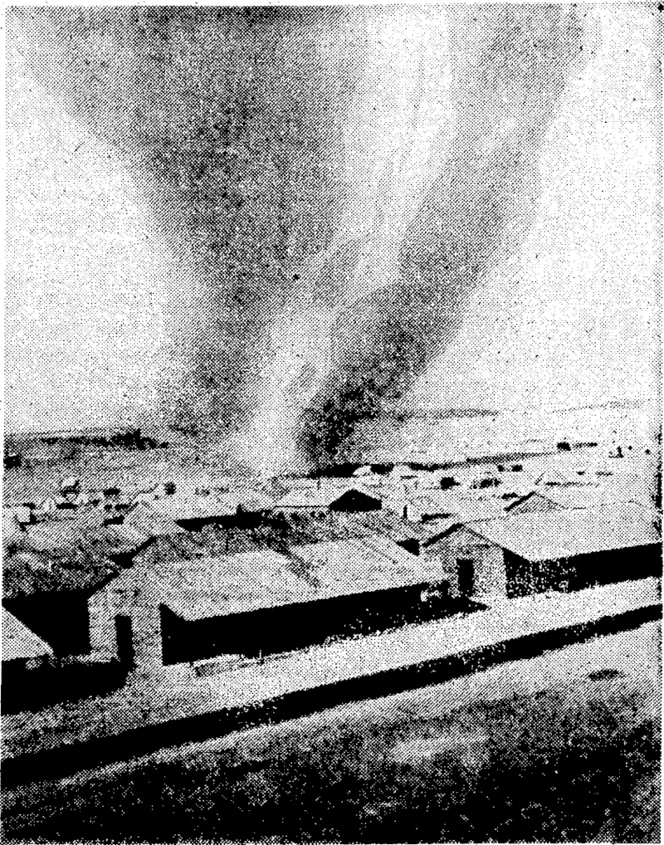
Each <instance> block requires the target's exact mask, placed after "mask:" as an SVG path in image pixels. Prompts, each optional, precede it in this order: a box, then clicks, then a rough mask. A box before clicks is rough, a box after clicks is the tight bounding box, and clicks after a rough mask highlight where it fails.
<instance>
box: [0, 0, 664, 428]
mask: <svg viewBox="0 0 664 845" xmlns="http://www.w3.org/2000/svg"><path fill="white" fill-rule="evenodd" d="M587 11H588V14H589V15H595V16H597V17H598V19H599V22H600V30H601V42H600V43H599V44H598V47H597V50H596V53H595V55H594V56H593V58H592V59H591V60H590V61H589V63H588V64H587V66H586V68H585V70H584V71H583V73H582V74H581V76H580V77H579V78H578V79H577V80H575V81H573V82H572V83H571V85H570V87H569V89H568V91H567V92H566V94H565V95H564V100H563V103H562V107H561V108H560V110H559V113H558V115H557V117H556V119H555V121H554V124H553V126H552V128H551V130H550V132H549V134H548V137H547V141H546V143H545V146H544V150H543V154H542V157H541V162H540V167H541V175H542V179H543V190H542V194H541V197H540V199H539V203H538V211H537V218H536V223H535V225H534V227H533V229H532V230H531V232H530V234H529V235H528V237H527V239H526V241H525V243H524V245H523V247H522V248H521V250H520V252H519V253H518V255H516V256H514V257H513V258H511V259H509V262H508V263H506V264H505V265H504V266H502V267H501V268H500V269H499V270H496V271H493V274H492V277H491V279H490V280H489V281H488V283H487V284H486V285H484V286H483V287H482V289H481V290H480V291H478V292H476V293H475V295H474V301H473V307H472V308H470V309H469V311H468V314H469V315H470V317H469V319H467V320H466V322H465V324H464V326H463V328H462V330H461V332H460V333H459V335H458V337H457V338H456V339H455V340H454V341H453V342H452V344H451V345H450V346H449V347H448V349H447V350H446V352H445V353H444V355H443V356H442V357H441V359H440V360H439V361H437V362H436V364H435V365H433V366H432V367H431V369H430V371H429V373H428V374H427V376H426V377H424V378H422V379H421V380H420V383H419V384H418V387H417V388H416V390H415V391H414V398H415V399H416V400H417V401H421V402H425V403H427V404H434V405H436V404H440V405H443V406H453V407H458V406H461V405H473V406H475V405H485V406H486V405H488V406H498V407H525V406H532V405H536V406H537V405H550V404H551V405H579V404H586V403H598V402H603V401H608V400H615V399H619V400H630V401H641V400H644V399H648V398H651V397H652V395H653V393H654V391H655V386H656V384H657V381H658V375H657V369H656V360H657V355H658V353H659V341H658V336H657V335H658V326H657V312H658V306H657V301H656V291H657V289H658V283H659V281H658V279H659V265H658V261H659V251H658V250H659V245H658V237H659V225H658V208H657V198H658V195H659V181H658V180H659V173H658V166H657V165H658V158H659V155H658V149H657V131H658V127H659V125H660V124H659V113H658V108H659V104H658V93H659V92H658V85H657V78H656V76H655V74H654V71H653V65H654V55H655V42H654V38H655V31H654V27H655V16H656V14H657V13H656V11H655V9H654V7H653V6H648V7H646V6H643V7H641V8H634V7H627V6H616V5H612V6H610V7H605V8H604V9H603V10H602V9H600V10H594V9H592V8H590V7H587ZM8 53H9V65H8V74H7V151H8V167H7V177H8V204H7V211H8V216H7V225H8V237H7V279H6V292H5V385H6V387H5V426H6V429H7V430H9V431H11V430H15V429H30V428H36V429H47V428H59V427H69V426H78V425H95V424H104V423H105V422H108V421H109V420H110V421H116V420H119V419H124V420H127V421H131V420H133V419H137V418H138V416H139V415H140V414H141V412H142V411H144V410H149V409H150V408H151V407H153V406H154V386H155V383H156V380H157V378H158V377H159V375H160V373H161V372H162V370H163V368H164V367H165V366H166V364H165V358H164V356H163V353H162V350H163V346H164V343H165V340H166V338H165V330H164V324H163V316H162V314H163V302H164V296H165V284H166V281H165V280H166V279H167V277H170V278H172V277H173V274H177V272H178V267H177V262H176V261H175V260H174V257H173V256H172V255H171V254H170V253H169V248H168V245H167V244H166V243H165V242H164V240H163V238H162V237H161V236H160V234H159V230H158V227H157V225H155V221H154V220H153V219H152V218H151V214H150V210H149V208H148V206H147V204H146V203H145V202H144V201H143V200H142V198H141V195H140V193H139V192H138V190H137V189H136V186H135V185H134V184H133V182H132V177H131V175H130V173H129V171H128V170H126V169H125V167H124V165H123V162H122V160H121V159H120V157H119V155H118V154H117V153H116V152H115V151H114V149H113V148H112V147H111V146H109V145H106V144H104V143H103V142H101V141H99V140H97V139H95V138H94V137H93V136H92V134H91V133H90V132H89V131H88V129H87V128H86V127H85V126H83V125H82V124H80V123H77V122H76V121H75V120H74V119H73V118H72V117H70V116H69V115H68V114H67V113H66V112H65V111H64V109H63V108H62V106H61V105H60V104H59V103H58V101H57V99H56V98H55V97H54V96H53V94H51V93H48V92H46V91H45V90H44V89H43V88H42V87H40V86H39V85H38V84H37V83H36V82H35V81H34V79H33V78H32V77H31V76H30V74H29V72H28V70H27V69H26V67H25V64H24V62H23V59H22V56H21V43H20V40H18V39H17V40H16V41H14V42H13V43H8Z"/></svg>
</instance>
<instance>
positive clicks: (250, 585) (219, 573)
mask: <svg viewBox="0 0 664 845" xmlns="http://www.w3.org/2000/svg"><path fill="white" fill-rule="evenodd" d="M157 577H158V578H159V580H160V581H161V583H162V585H163V586H164V599H163V601H164V604H166V605H167V606H168V607H170V609H171V610H173V611H174V612H175V613H177V614H178V615H179V616H181V617H182V618H183V619H187V620H194V619H206V618H210V617H212V616H220V615H227V614H231V613H247V612H248V611H252V610H258V609H260V608H268V607H274V606H276V605H280V604H292V603H294V602H300V601H307V600H311V599H312V598H313V597H314V592H313V590H312V588H311V587H309V586H308V585H307V584H306V583H305V582H304V581H303V580H302V579H301V578H298V577H297V575H295V574H294V573H293V571H292V570H291V567H290V564H289V561H288V558H286V557H285V556H284V555H281V554H279V553H278V552H273V551H270V550H262V551H260V552H242V553H240V554H235V555H227V556H223V557H216V558H209V557H204V558H200V559H198V560H190V561H186V562H184V563H183V564H182V565H177V564H176V565H175V566H172V567H169V568H168V569H166V570H162V571H158V572H157Z"/></svg>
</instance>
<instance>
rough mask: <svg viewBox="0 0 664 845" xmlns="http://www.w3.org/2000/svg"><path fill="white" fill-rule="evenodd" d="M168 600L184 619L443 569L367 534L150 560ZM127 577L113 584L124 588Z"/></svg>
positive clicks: (409, 579)
mask: <svg viewBox="0 0 664 845" xmlns="http://www.w3.org/2000/svg"><path fill="white" fill-rule="evenodd" d="M139 569H140V570H142V571H143V572H145V571H146V569H147V570H149V571H150V583H151V587H152V588H153V589H156V590H157V593H158V594H159V597H160V601H162V602H163V603H164V604H165V605H166V606H167V607H169V608H170V609H171V610H172V611H173V612H175V613H177V614H178V615H179V616H181V617H182V618H183V619H186V620H195V619H205V618H210V617H213V616H220V615H228V614H233V613H246V612H249V611H254V610H259V609H263V608H270V607H276V606H279V605H288V604H295V603H300V602H310V601H316V600H320V599H329V598H334V597H337V596H344V595H351V594H356V593H363V592H369V591H375V590H386V589H391V588H395V587H401V586H406V585H410V584H421V583H428V582H430V581H432V580H436V581H437V580H440V574H439V572H438V571H437V568H431V564H430V563H429V562H428V561H424V560H423V559H420V558H418V557H416V556H414V555H411V554H409V553H408V552H405V551H404V550H403V549H401V548H399V547H398V546H396V545H395V544H394V543H393V542H392V541H391V540H389V539H387V538H384V537H376V536H371V537H363V538H356V539H349V540H335V541H329V542H322V543H310V544H307V545H301V546H295V547H293V548H292V549H291V550H290V551H289V552H288V553H287V554H282V553H279V552H276V551H272V550H269V549H261V550H259V551H252V552H242V553H239V554H233V555H222V556H218V557H206V556H202V557H198V558H196V557H194V558H191V559H187V560H182V559H181V560H177V561H165V560H163V559H158V560H156V561H155V560H146V561H145V563H144V564H141V565H140V566H139V567H137V568H135V569H134V570H127V572H125V573H123V575H122V576H121V578H122V579H127V578H128V579H130V580H131V578H132V577H134V576H133V574H132V573H135V575H136V577H139V576H140V572H139ZM119 583H121V582H120V581H116V582H113V585H112V587H113V586H117V585H118V584H119Z"/></svg>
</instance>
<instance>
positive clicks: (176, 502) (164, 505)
mask: <svg viewBox="0 0 664 845" xmlns="http://www.w3.org/2000/svg"><path fill="white" fill-rule="evenodd" d="M151 507H153V508H154V509H155V511H156V512H157V513H159V514H161V515H162V516H165V517H167V518H168V519H172V520H178V519H180V520H194V519H196V520H200V519H215V518H217V517H227V516H234V515H235V513H236V512H237V500H235V499H234V498H230V499H229V498H227V497H224V496H223V495H222V496H220V497H217V496H213V495H209V496H192V497H189V496H178V495H173V496H168V497H165V498H163V499H155V501H154V502H152V503H151Z"/></svg>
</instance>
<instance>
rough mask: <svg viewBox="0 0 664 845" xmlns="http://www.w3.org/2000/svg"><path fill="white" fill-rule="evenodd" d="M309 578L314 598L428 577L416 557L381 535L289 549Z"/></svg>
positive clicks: (418, 582) (416, 580)
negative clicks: (314, 591)
mask: <svg viewBox="0 0 664 845" xmlns="http://www.w3.org/2000/svg"><path fill="white" fill-rule="evenodd" d="M295 552H296V553H297V560H299V561H302V562H303V563H304V565H305V567H306V572H307V576H308V577H309V578H311V579H313V582H314V584H315V586H316V593H317V594H318V595H317V597H318V598H332V597H334V596H345V595H352V594H354V593H365V592H371V591H374V590H388V589H391V588H394V587H402V586H406V585H408V584H422V583H425V582H427V581H429V580H430V572H429V570H428V569H427V568H425V566H424V565H423V564H422V563H421V562H420V560H419V558H418V557H416V556H415V555H411V554H410V553H409V552H406V551H404V550H403V549H401V548H400V547H399V546H396V545H395V544H394V543H393V542H392V541H391V540H389V539H387V538H385V537H378V536H371V537H362V538H358V539H349V540H337V541H333V542H329V543H311V544H309V545H306V546H298V547H297V549H296V550H295V549H294V550H293V554H295Z"/></svg>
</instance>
